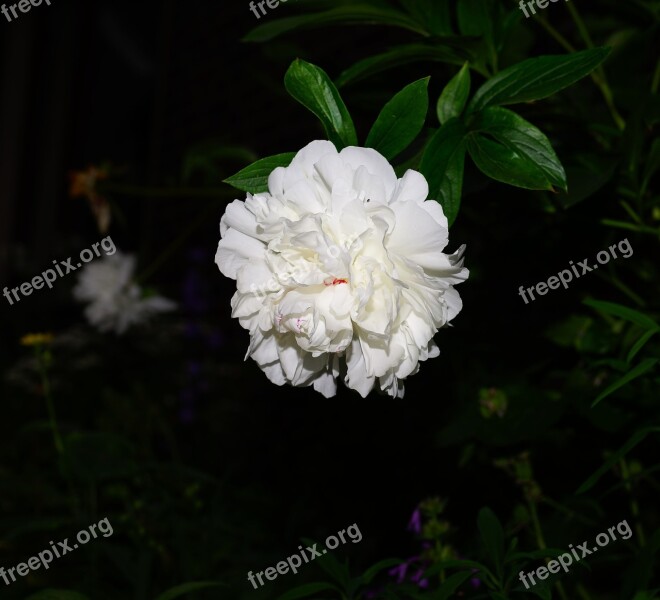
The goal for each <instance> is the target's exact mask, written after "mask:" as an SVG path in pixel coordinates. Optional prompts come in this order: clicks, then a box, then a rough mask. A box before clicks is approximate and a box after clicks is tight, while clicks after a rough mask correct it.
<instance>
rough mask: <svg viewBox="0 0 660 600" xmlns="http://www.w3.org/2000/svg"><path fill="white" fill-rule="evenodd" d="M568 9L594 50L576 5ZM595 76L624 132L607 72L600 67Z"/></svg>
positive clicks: (569, 5)
mask: <svg viewBox="0 0 660 600" xmlns="http://www.w3.org/2000/svg"><path fill="white" fill-rule="evenodd" d="M566 6H567V8H568V12H569V13H571V17H572V19H573V22H574V23H575V25H576V26H577V28H578V31H579V32H580V35H581V36H582V39H583V40H584V43H585V44H586V46H587V48H594V47H595V45H594V42H593V40H592V39H591V36H590V35H589V30H588V29H587V27H586V26H585V24H584V21H583V20H582V17H581V16H580V13H579V12H578V9H577V7H576V6H575V3H573V2H569V3H568V4H566ZM594 75H595V76H596V77H597V80H596V79H594V81H596V85H597V86H598V87H599V88H600V91H601V93H602V94H603V97H604V98H605V102H606V104H607V107H608V108H609V109H610V113H611V115H612V118H613V119H614V122H615V123H616V126H617V127H618V128H619V129H620V130H621V131H623V130H624V129H625V128H626V122H625V120H624V119H623V117H622V116H621V115H620V114H619V111H618V110H617V109H616V106H615V105H614V96H613V94H612V90H611V88H610V85H609V83H608V82H607V76H606V75H605V70H604V69H603V67H601V66H599V67H598V68H597V69H596V72H595V73H594Z"/></svg>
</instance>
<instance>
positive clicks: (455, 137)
mask: <svg viewBox="0 0 660 600" xmlns="http://www.w3.org/2000/svg"><path fill="white" fill-rule="evenodd" d="M465 133H466V131H465V126H464V125H463V123H461V122H460V121H459V120H458V119H451V120H450V121H448V122H447V123H446V124H445V125H443V126H442V127H441V128H440V129H439V130H438V131H436V132H435V134H434V135H433V137H431V139H430V140H429V143H428V146H427V147H426V150H424V154H423V155H422V160H421V162H420V165H419V170H420V172H421V173H422V174H423V175H424V176H425V177H426V180H427V181H428V184H429V198H433V199H435V200H437V201H438V202H440V204H441V206H442V209H443V211H444V213H445V216H446V217H447V220H448V221H449V225H451V224H452V223H453V222H454V221H455V220H456V217H457V216H458V211H459V208H460V206H461V194H462V191H463V168H464V164H465V143H464V138H465Z"/></svg>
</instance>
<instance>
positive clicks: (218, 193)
mask: <svg viewBox="0 0 660 600" xmlns="http://www.w3.org/2000/svg"><path fill="white" fill-rule="evenodd" d="M99 187H100V188H101V191H102V192H115V193H117V194H125V195H126V196H142V197H145V198H186V197H188V198H190V197H194V198H222V197H224V196H228V195H231V194H229V192H230V191H231V188H229V187H225V188H191V187H179V188H174V187H172V188H148V187H141V186H137V185H124V184H121V183H104V184H103V185H102V186H99Z"/></svg>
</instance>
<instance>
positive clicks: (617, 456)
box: [575, 427, 660, 494]
mask: <svg viewBox="0 0 660 600" xmlns="http://www.w3.org/2000/svg"><path fill="white" fill-rule="evenodd" d="M649 433H660V427H645V428H644V429H640V430H639V431H636V432H635V433H634V434H633V435H632V437H631V438H630V439H629V440H628V441H627V442H626V443H625V444H624V445H623V446H621V448H619V449H618V450H617V451H616V452H615V453H614V454H612V455H611V456H610V457H609V458H608V459H607V460H606V461H605V463H603V465H602V466H601V467H600V468H599V469H598V470H597V471H596V472H595V473H594V474H593V475H591V476H590V477H589V478H588V479H587V480H586V481H585V482H584V483H583V484H582V485H581V486H580V487H579V488H578V489H577V491H576V492H575V493H576V494H584V493H585V492H588V491H589V490H590V489H591V488H592V487H594V485H596V484H597V483H598V480H599V479H600V478H601V477H602V476H603V475H605V473H607V472H608V471H609V470H610V469H611V468H612V467H613V466H614V465H615V464H616V463H618V462H619V460H621V458H623V457H624V456H625V455H626V454H628V452H630V451H631V450H632V449H633V448H634V447H635V446H637V445H638V444H640V443H641V442H643V441H644V440H645V439H646V436H647V435H648V434H649Z"/></svg>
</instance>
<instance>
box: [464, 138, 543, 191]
mask: <svg viewBox="0 0 660 600" xmlns="http://www.w3.org/2000/svg"><path fill="white" fill-rule="evenodd" d="M467 149H468V152H469V153H470V156H471V157H472V160H473V161H474V163H475V164H476V165H477V167H478V168H479V170H480V171H481V172H482V173H484V174H485V175H488V177H491V178H492V179H495V180H496V181H501V182H502V183H508V184H509V185H515V186H516V187H521V188H525V189H528V190H548V191H550V190H552V184H551V183H550V181H549V180H548V177H547V175H546V174H545V173H544V172H543V170H542V169H541V167H539V166H538V165H537V164H536V163H535V162H533V161H532V160H530V159H529V158H527V157H526V156H522V155H521V154H519V153H518V152H516V151H515V150H512V149H511V148H509V147H507V146H505V145H504V144H502V143H500V142H496V141H493V140H491V139H489V138H487V137H486V136H484V135H482V134H479V133H477V134H470V135H469V136H468V138H467Z"/></svg>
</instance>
